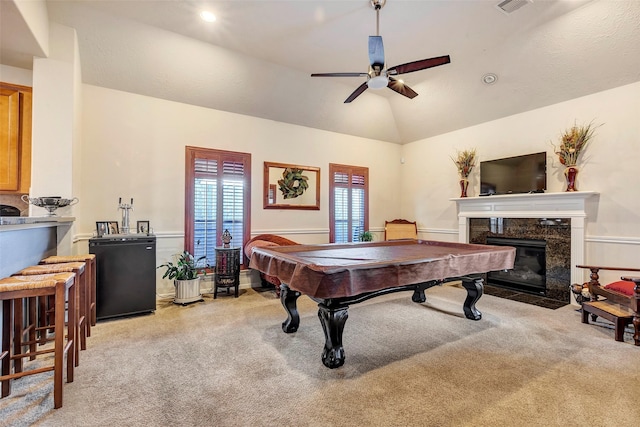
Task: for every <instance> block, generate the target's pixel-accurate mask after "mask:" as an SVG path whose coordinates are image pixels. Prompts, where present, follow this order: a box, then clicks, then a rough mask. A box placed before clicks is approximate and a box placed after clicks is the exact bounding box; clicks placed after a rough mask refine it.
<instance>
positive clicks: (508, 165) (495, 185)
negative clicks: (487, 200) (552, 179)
mask: <svg viewBox="0 0 640 427" xmlns="http://www.w3.org/2000/svg"><path fill="white" fill-rule="evenodd" d="M546 189H547V153H546V152H543V153H534V154H527V155H524V156H515V157H508V158H504V159H495V160H487V161H484V162H480V195H482V196H485V195H490V194H514V193H544V191H545V190H546Z"/></svg>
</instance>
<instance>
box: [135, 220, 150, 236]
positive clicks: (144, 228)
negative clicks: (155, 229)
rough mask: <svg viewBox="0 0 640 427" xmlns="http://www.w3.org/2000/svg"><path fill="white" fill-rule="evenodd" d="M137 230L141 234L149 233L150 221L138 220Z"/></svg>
mask: <svg viewBox="0 0 640 427" xmlns="http://www.w3.org/2000/svg"><path fill="white" fill-rule="evenodd" d="M136 231H137V232H138V233H139V234H149V221H138V222H137V223H136Z"/></svg>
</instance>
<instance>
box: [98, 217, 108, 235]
mask: <svg viewBox="0 0 640 427" xmlns="http://www.w3.org/2000/svg"><path fill="white" fill-rule="evenodd" d="M106 234H109V222H108V221H96V235H97V236H98V237H102V236H104V235H106Z"/></svg>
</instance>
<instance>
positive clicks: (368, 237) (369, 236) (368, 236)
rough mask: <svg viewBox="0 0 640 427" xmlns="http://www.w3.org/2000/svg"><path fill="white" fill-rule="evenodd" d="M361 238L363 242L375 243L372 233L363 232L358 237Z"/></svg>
mask: <svg viewBox="0 0 640 427" xmlns="http://www.w3.org/2000/svg"><path fill="white" fill-rule="evenodd" d="M358 237H359V238H360V241H361V242H371V241H373V234H371V232H370V231H363V232H362V233H360V236H358Z"/></svg>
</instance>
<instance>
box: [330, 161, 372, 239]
mask: <svg viewBox="0 0 640 427" xmlns="http://www.w3.org/2000/svg"><path fill="white" fill-rule="evenodd" d="M368 229H369V168H363V167H358V166H346V165H336V164H333V163H330V164H329V241H330V242H332V243H345V242H357V241H359V240H360V239H359V236H360V233H362V232H363V231H367V230H368Z"/></svg>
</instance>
